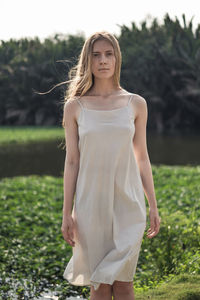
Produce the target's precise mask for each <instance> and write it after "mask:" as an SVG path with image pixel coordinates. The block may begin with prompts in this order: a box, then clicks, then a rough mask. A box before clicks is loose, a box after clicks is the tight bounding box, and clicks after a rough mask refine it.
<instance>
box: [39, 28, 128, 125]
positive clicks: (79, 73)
mask: <svg viewBox="0 0 200 300" xmlns="http://www.w3.org/2000/svg"><path fill="white" fill-rule="evenodd" d="M98 40H106V41H108V42H110V43H111V45H112V47H113V49H114V55H115V59H116V62H115V72H114V76H113V80H114V85H115V86H116V87H120V72H121V62H122V58H121V51H120V47H119V43H118V40H117V39H116V38H115V36H114V35H113V34H111V33H109V32H107V31H100V32H95V33H94V34H92V35H91V36H90V37H89V38H87V39H86V41H85V43H84V45H83V48H82V51H81V53H80V55H79V58H78V63H77V65H75V66H74V67H73V68H71V70H70V71H69V74H68V77H69V80H67V81H64V82H61V83H59V84H57V85H55V86H54V87H53V88H52V89H54V88H55V87H57V86H60V85H62V84H65V83H69V86H68V88H67V89H66V91H65V94H64V100H63V101H62V102H63V112H64V105H65V102H67V101H72V100H73V99H75V98H76V97H81V96H83V95H84V94H85V93H86V92H87V91H88V90H89V89H90V88H91V87H92V86H93V84H94V76H93V74H92V71H91V59H92V49H93V44H94V43H95V42H96V41H98ZM52 89H50V91H52ZM50 91H49V92H50ZM39 94H46V93H39ZM63 116H64V113H63ZM62 127H63V128H65V122H64V117H63V119H62Z"/></svg>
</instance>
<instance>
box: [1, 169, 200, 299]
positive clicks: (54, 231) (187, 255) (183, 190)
mask: <svg viewBox="0 0 200 300" xmlns="http://www.w3.org/2000/svg"><path fill="white" fill-rule="evenodd" d="M152 170H153V176H154V183H155V190H156V198H157V202H158V209H159V212H160V216H161V218H162V222H161V228H160V232H159V234H158V235H157V236H156V237H155V238H153V239H147V238H146V232H145V235H144V239H143V242H142V248H141V252H140V257H139V261H138V266H137V271H136V275H135V277H134V287H135V293H136V295H137V298H136V300H137V299H138V300H139V299H155V300H156V299H177V300H180V299H182V300H195V299H198V298H195V297H198V293H199V288H198V286H199V276H200V269H199V264H200V251H199V249H200V247H199V246H200V243H199V236H200V226H199V225H200V224H199V220H200V210H199V200H200V185H199V182H200V166H197V167H189V166H187V167H177V166H173V167H169V166H159V167H155V166H152ZM62 203H63V178H54V177H52V176H36V175H34V176H27V177H23V176H20V177H13V178H3V179H1V180H0V274H1V275H0V278H1V293H0V295H2V299H7V300H10V299H14V295H18V297H19V298H18V299H24V298H23V297H24V295H25V294H28V295H29V298H28V299H37V298H36V296H37V295H39V294H40V293H41V292H42V291H44V290H45V288H48V289H52V290H56V291H57V292H58V295H59V300H62V299H66V297H67V296H69V295H76V294H77V293H78V294H82V295H83V296H85V297H89V288H88V287H75V286H71V285H69V284H68V283H67V281H66V280H65V279H63V277H62V274H63V271H64V268H65V266H66V264H67V262H68V260H69V259H70V257H71V255H72V248H71V246H69V245H68V244H67V243H66V242H65V241H64V239H63V237H62V234H61V231H60V227H61V222H62ZM147 207H148V204H147ZM147 213H148V210H147ZM148 228H149V220H148V222H147V228H146V231H147V230H148ZM171 274H172V275H173V276H175V277H174V278H172V277H171V276H172V275H171ZM184 274H187V276H188V277H187V276H186V277H184V276H185V275H184ZM183 275H184V276H183ZM184 278H185V279H184ZM169 279H170V281H169V282H168V283H167V285H165V284H164V282H167V281H168V280H169ZM25 280H28V282H25ZM176 280H178V281H179V282H176ZM178 287H179V288H178ZM181 293H182V294H181ZM195 295H196V296H195ZM3 297H4V298H3ZM145 297H146V298H145ZM148 297H151V298H148ZM161 297H164V298H161ZM173 297H175V298H173ZM180 297H182V298H180ZM192 297H193V298H192ZM0 299H1V298H0Z"/></svg>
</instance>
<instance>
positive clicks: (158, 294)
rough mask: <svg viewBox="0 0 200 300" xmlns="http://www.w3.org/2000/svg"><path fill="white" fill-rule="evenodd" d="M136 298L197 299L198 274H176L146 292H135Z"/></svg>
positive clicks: (199, 296)
mask: <svg viewBox="0 0 200 300" xmlns="http://www.w3.org/2000/svg"><path fill="white" fill-rule="evenodd" d="M135 298H136V300H167V299H170V300H199V299H200V275H196V276H194V275H178V276H176V277H174V278H172V279H169V280H167V281H166V282H165V283H162V284H160V285H159V286H157V287H156V288H153V289H151V290H149V291H147V292H137V291H136V293H135Z"/></svg>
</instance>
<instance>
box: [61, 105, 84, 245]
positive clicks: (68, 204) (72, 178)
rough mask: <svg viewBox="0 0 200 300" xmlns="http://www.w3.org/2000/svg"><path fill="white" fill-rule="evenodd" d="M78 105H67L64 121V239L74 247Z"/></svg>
mask: <svg viewBox="0 0 200 300" xmlns="http://www.w3.org/2000/svg"><path fill="white" fill-rule="evenodd" d="M75 111H76V104H75V103H73V101H71V102H67V103H65V106H64V121H65V141H66V156H65V165H64V178H63V188H64V200H63V222H62V227H61V230H62V233H63V237H64V239H65V240H66V241H67V242H68V243H69V244H70V245H73V241H72V239H73V229H74V227H73V226H74V224H73V219H72V217H71V213H72V207H73V199H74V194H75V189H76V182H77V176H78V171H79V157H80V154H79V149H78V140H79V137H78V129H77V123H76V118H75Z"/></svg>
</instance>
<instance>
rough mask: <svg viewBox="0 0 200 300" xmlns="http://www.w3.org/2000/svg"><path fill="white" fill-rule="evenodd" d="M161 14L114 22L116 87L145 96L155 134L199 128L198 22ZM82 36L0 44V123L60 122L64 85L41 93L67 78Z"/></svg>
mask: <svg viewBox="0 0 200 300" xmlns="http://www.w3.org/2000/svg"><path fill="white" fill-rule="evenodd" d="M182 18H183V20H182V23H183V25H181V22H180V21H179V20H178V19H176V20H172V19H171V18H170V17H169V15H168V14H166V15H165V18H164V20H163V24H161V25H159V24H158V22H157V20H156V18H155V19H154V20H153V21H152V23H151V25H150V26H147V23H146V21H144V22H143V23H142V26H141V28H138V27H137V26H136V25H135V23H134V22H132V25H131V27H130V28H128V27H127V26H124V25H123V26H120V30H121V32H120V34H119V36H116V37H117V38H118V40H119V43H120V47H121V51H122V55H123V62H122V76H121V85H122V86H123V87H124V88H126V89H127V90H129V91H130V92H133V93H139V94H140V95H141V96H143V97H145V99H146V100H147V102H148V108H149V122H148V127H149V128H150V129H151V130H154V131H156V132H174V131H191V130H193V131H198V130H199V129H200V117H199V116H200V24H199V25H198V26H197V28H196V29H195V30H194V28H193V24H192V20H191V21H190V22H189V23H188V24H187V22H186V19H185V15H183V17H182ZM84 41H85V38H84V36H79V35H74V36H73V35H66V36H65V35H58V34H56V35H55V36H54V37H53V38H47V39H45V40H44V42H41V41H40V40H39V39H38V38H35V39H30V40H28V39H27V38H25V39H21V40H14V39H11V40H10V41H8V42H4V41H3V40H1V43H0V64H1V70H0V125H57V126H61V119H62V102H61V101H62V100H63V97H64V91H65V88H66V86H65V85H63V86H61V87H57V88H56V89H55V90H53V91H52V92H51V93H49V94H46V95H38V94H36V93H35V92H34V91H35V90H36V91H39V92H45V91H48V90H49V89H50V88H52V87H53V86H54V85H55V84H56V83H59V82H61V81H65V80H67V79H68V71H69V69H70V68H71V67H72V66H73V65H74V64H75V63H76V61H77V58H78V55H79V53H80V51H81V48H82V46H83V43H84Z"/></svg>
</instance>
